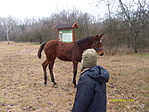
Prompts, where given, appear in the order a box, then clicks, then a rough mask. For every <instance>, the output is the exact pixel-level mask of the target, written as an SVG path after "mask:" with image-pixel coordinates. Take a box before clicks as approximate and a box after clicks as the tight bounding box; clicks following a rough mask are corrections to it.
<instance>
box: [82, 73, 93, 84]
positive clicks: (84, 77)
mask: <svg viewBox="0 0 149 112" xmlns="http://www.w3.org/2000/svg"><path fill="white" fill-rule="evenodd" d="M79 82H81V83H83V84H86V85H88V86H89V87H92V86H93V85H94V83H95V80H94V79H93V78H91V77H90V76H89V75H88V73H87V72H84V73H83V74H81V76H80V79H79Z"/></svg>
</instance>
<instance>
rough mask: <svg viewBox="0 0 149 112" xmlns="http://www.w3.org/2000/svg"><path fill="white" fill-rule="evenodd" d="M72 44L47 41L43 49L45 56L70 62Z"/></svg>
mask: <svg viewBox="0 0 149 112" xmlns="http://www.w3.org/2000/svg"><path fill="white" fill-rule="evenodd" d="M73 46H74V43H73V42H72V43H66V42H62V41H58V40H51V41H48V42H47V43H46V45H45V47H44V51H45V54H46V56H48V57H49V58H51V57H54V58H55V57H58V58H59V59H61V60H64V61H72V51H73Z"/></svg>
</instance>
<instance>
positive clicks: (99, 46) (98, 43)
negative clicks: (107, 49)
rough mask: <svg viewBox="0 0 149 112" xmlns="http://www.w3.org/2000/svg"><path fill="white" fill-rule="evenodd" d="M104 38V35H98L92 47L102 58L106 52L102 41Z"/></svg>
mask: <svg viewBox="0 0 149 112" xmlns="http://www.w3.org/2000/svg"><path fill="white" fill-rule="evenodd" d="M102 36H103V34H101V35H100V36H98V35H96V36H95V37H94V42H93V45H92V47H93V48H94V49H95V50H96V51H97V52H98V54H99V55H100V56H103V55H104V51H103V47H102V41H101V37H102Z"/></svg>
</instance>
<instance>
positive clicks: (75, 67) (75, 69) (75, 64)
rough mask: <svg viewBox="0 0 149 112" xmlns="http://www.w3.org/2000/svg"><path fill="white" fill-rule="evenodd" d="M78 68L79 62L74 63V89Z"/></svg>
mask: <svg viewBox="0 0 149 112" xmlns="http://www.w3.org/2000/svg"><path fill="white" fill-rule="evenodd" d="M77 66H78V61H73V84H74V87H76V75H77Z"/></svg>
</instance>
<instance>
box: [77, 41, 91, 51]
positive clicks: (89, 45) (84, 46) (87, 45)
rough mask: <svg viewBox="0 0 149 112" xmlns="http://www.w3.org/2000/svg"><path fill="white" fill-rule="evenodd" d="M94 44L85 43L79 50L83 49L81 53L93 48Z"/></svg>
mask: <svg viewBox="0 0 149 112" xmlns="http://www.w3.org/2000/svg"><path fill="white" fill-rule="evenodd" d="M92 44H93V43H83V44H80V45H79V48H80V49H81V52H83V51H84V50H86V49H89V48H92Z"/></svg>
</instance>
